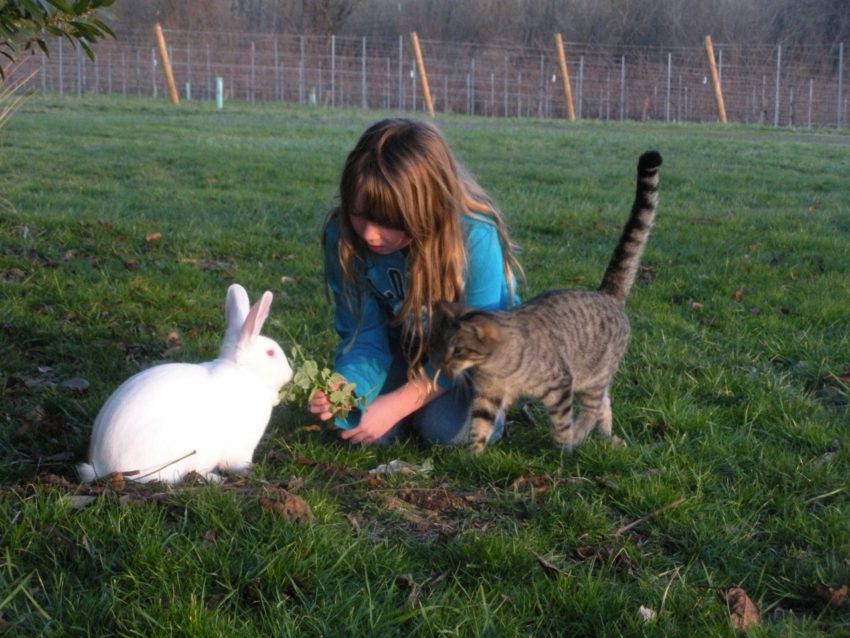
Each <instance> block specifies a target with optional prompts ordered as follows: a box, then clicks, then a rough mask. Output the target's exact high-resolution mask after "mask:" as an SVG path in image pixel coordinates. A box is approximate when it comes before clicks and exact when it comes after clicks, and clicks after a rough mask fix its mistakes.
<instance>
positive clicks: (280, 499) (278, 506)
mask: <svg viewBox="0 0 850 638" xmlns="http://www.w3.org/2000/svg"><path fill="white" fill-rule="evenodd" d="M282 491H284V492H285V490H282ZM260 505H261V506H262V508H263V509H264V510H266V511H267V512H274V513H276V514H278V515H279V516H282V517H283V518H285V519H286V520H288V521H289V522H291V523H299V524H300V523H309V522H310V521H312V520H313V510H312V509H311V508H310V506H309V505H308V504H307V501H305V500H304V499H303V498H301V497H300V496H298V495H296V494H289V493H288V492H286V495H285V496H284V495H279V496H277V498H275V499H271V498H261V499H260Z"/></svg>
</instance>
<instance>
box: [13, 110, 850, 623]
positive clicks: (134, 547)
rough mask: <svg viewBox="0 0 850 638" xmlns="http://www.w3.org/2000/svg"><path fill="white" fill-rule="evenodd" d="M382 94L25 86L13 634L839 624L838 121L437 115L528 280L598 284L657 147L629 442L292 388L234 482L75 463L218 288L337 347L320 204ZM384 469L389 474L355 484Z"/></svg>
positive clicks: (844, 512)
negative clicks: (339, 429)
mask: <svg viewBox="0 0 850 638" xmlns="http://www.w3.org/2000/svg"><path fill="white" fill-rule="evenodd" d="M382 115H383V114H381V113H377V112H360V111H353V110H347V111H335V110H328V109H307V108H298V107H282V106H273V105H257V106H248V105H240V104H238V103H235V102H231V103H228V106H227V108H226V109H225V110H223V111H216V110H214V109H213V107H212V106H210V105H208V104H202V103H197V102H194V103H186V104H183V105H182V106H181V107H180V108H179V109H178V108H174V107H171V106H170V105H166V104H163V103H160V102H155V101H147V100H133V99H124V100H121V99H118V100H116V99H106V98H93V99H86V100H64V101H54V100H51V99H43V98H33V99H31V100H29V101H28V102H27V103H25V104H24V106H23V107H22V108H21V109H20V110H19V111H18V112H17V113H16V114H15V115H14V117H12V118H11V119H10V120H9V121H8V122H7V124H6V126H5V128H4V129H3V130H2V135H0V163H2V171H0V196H2V203H0V361H2V368H0V393H2V394H0V401H2V410H0V413H2V416H0V419H2V427H0V592H2V593H0V625H2V629H4V630H6V633H7V634H8V635H13V636H18V635H20V636H32V635H40V636H68V635H144V636H171V635H187V636H224V635H227V636H232V635H238V636H269V635H352V636H382V635H421V636H433V635H464V636H467V635H469V636H487V635H500V636H530V635H534V636H547V635H552V636H555V635H559V636H560V635H571V634H575V635H602V636H623V635H626V636H630V635H648V636H692V635H712V636H723V635H732V634H733V633H734V632H735V629H734V627H736V626H740V625H746V626H747V627H748V628H747V629H746V631H747V632H748V634H747V635H754V636H786V635H794V636H835V635H843V634H847V633H848V632H850V625H848V621H847V619H848V615H847V602H846V600H845V597H846V592H847V586H848V584H850V563H848V560H850V559H848V557H849V556H850V527H848V525H847V521H848V519H850V496H848V491H847V468H848V461H850V434H848V429H847V423H848V417H850V407H848V405H849V404H848V399H849V398H850V385H849V384H850V319H848V315H847V308H848V306H850V267H849V266H848V262H847V258H846V246H847V240H848V236H849V235H850V221H848V217H847V210H848V208H850V194H848V191H847V189H846V183H845V182H846V155H847V144H848V142H850V138H848V137H847V136H846V135H840V134H837V133H832V134H828V133H818V134H813V133H808V132H807V133H799V132H795V131H793V130H782V131H780V130H762V129H757V128H745V127H738V126H733V127H724V128H720V127H716V126H689V127H686V126H672V125H671V126H662V125H651V124H643V125H641V124H607V125H606V124H601V123H590V122H582V123H580V124H576V125H566V124H564V123H562V122H553V121H535V120H529V121H522V122H520V121H517V120H505V121H500V122H499V123H498V124H496V123H495V122H494V121H493V120H486V119H475V118H443V119H441V120H440V121H439V122H438V123H439V125H440V126H441V127H442V128H443V130H444V131H445V133H446V135H447V137H448V138H449V140H450V142H451V144H452V146H453V148H454V149H455V151H456V153H457V155H458V157H459V158H460V159H461V160H462V161H463V162H464V163H465V164H466V165H467V166H468V167H469V168H470V169H471V170H472V171H473V172H474V173H475V174H476V175H477V176H478V178H479V179H480V181H481V182H482V184H483V185H484V186H485V187H486V188H487V189H488V190H489V191H490V193H491V194H492V195H493V197H494V198H495V199H496V201H497V202H498V203H499V204H500V205H501V207H502V208H503V210H504V212H505V214H506V216H507V218H508V221H509V224H510V228H511V231H512V234H513V236H514V238H515V239H516V240H517V241H518V243H519V244H520V245H521V246H522V248H523V252H522V254H521V255H520V259H521V261H522V263H523V265H524V266H525V268H526V270H527V274H528V281H527V283H526V284H525V286H524V288H523V295H524V296H530V295H532V294H534V293H535V292H538V291H540V290H543V289H546V288H550V287H553V286H564V285H571V286H572V285H577V286H591V287H592V286H595V285H596V283H597V282H598V280H599V277H600V276H601V272H602V269H603V268H604V265H605V263H606V261H607V259H608V257H609V254H610V251H611V249H612V247H613V244H614V242H615V241H616V237H617V234H618V233H619V230H620V227H621V226H622V223H623V221H624V219H625V215H626V214H627V210H628V206H629V203H630V199H631V195H632V191H633V188H634V184H633V179H634V177H633V176H634V168H635V162H636V159H637V157H638V155H639V153H640V152H641V151H643V150H645V149H647V148H658V149H659V150H660V151H661V152H662V154H663V155H664V157H665V165H664V168H663V173H662V204H661V209H660V214H659V218H658V222H657V225H656V228H655V230H654V232H653V235H652V238H651V240H650V245H649V248H648V250H647V254H646V257H645V260H644V264H643V268H642V272H641V276H640V280H639V282H638V284H637V285H636V287H635V289H634V290H633V293H632V296H631V298H630V300H629V310H630V314H631V317H632V322H633V340H632V344H631V348H630V351H629V354H628V355H627V358H626V361H625V363H624V365H623V367H622V369H621V372H620V374H619V376H618V378H617V381H616V384H615V388H614V392H613V397H614V404H615V405H614V410H615V426H614V427H615V432H616V434H617V435H618V436H619V437H621V438H622V439H623V440H624V441H625V442H626V443H627V445H626V446H611V445H609V444H606V443H602V442H598V441H589V442H588V443H587V444H586V445H585V446H583V447H582V448H580V449H579V450H578V451H577V452H576V453H575V454H574V455H572V456H564V455H563V454H561V453H560V452H559V451H558V450H556V449H555V448H554V447H553V446H552V445H551V444H550V442H549V440H548V435H547V432H546V427H545V424H544V419H543V417H542V414H541V413H540V411H539V410H538V409H537V408H532V409H531V410H530V411H529V414H528V415H524V414H523V413H522V412H521V411H520V410H519V406H517V409H516V410H514V411H513V412H512V413H511V418H510V423H509V436H508V438H507V439H506V440H504V441H503V442H501V443H499V444H498V445H495V446H493V447H491V448H490V449H488V451H487V452H486V453H485V454H484V455H483V456H481V457H480V458H472V457H470V456H469V454H468V453H467V452H466V450H464V449H450V448H441V447H437V448H423V447H421V446H419V445H417V443H416V442H415V441H407V442H404V443H401V444H397V445H393V446H390V447H386V448H368V449H360V448H348V447H345V446H342V445H339V444H338V443H337V442H336V441H335V439H334V437H333V436H332V435H330V434H329V433H326V432H324V431H322V430H321V429H319V428H316V427H314V426H315V424H314V423H313V421H312V420H311V418H310V417H309V415H308V414H307V413H306V412H305V410H304V408H303V406H301V405H285V406H282V407H281V408H279V409H277V410H276V412H275V414H274V417H273V419H272V422H271V424H270V426H269V428H268V430H267V433H266V436H265V438H264V439H263V441H262V443H261V445H260V447H259V448H258V450H257V453H256V455H255V460H256V466H255V468H254V469H253V471H252V473H251V474H250V475H249V476H248V477H246V478H232V479H230V480H229V481H228V482H226V483H225V484H223V485H219V486H206V485H202V484H189V485H185V486H181V487H179V488H174V489H166V488H163V487H161V486H160V487H157V486H149V487H146V488H143V489H142V488H138V487H134V486H132V485H130V484H122V483H115V484H109V485H98V486H92V487H89V486H80V485H78V484H77V482H76V477H75V474H74V470H73V466H74V464H75V463H76V462H78V461H80V460H82V459H83V458H84V457H85V454H86V447H87V443H88V438H89V434H90V424H91V423H92V421H93V420H94V417H95V415H96V414H97V411H98V409H99V407H100V405H101V404H102V402H103V401H104V400H105V399H106V397H107V396H108V395H109V393H110V392H111V391H112V390H114V388H115V387H116V386H117V385H118V384H119V383H120V382H121V381H122V380H123V379H124V378H126V377H127V376H129V375H130V374H132V373H133V372H135V371H137V370H139V369H140V368H142V367H144V366H147V365H150V364H152V363H156V362H161V361H164V360H188V361H197V360H202V359H206V358H210V357H213V356H214V355H215V352H216V350H217V346H218V343H219V340H220V337H221V335H222V328H223V319H222V309H221V305H222V301H223V298H224V293H225V290H226V287H227V285H228V284H229V283H231V282H233V281H239V282H241V283H243V284H244V285H246V287H247V288H248V290H249V292H250V294H251V296H252V298H253V297H256V296H257V295H258V294H259V293H260V291H262V290H263V289H271V290H273V291H274V293H275V301H274V304H273V308H272V317H271V318H270V320H269V322H268V326H267V330H266V332H267V333H268V334H269V335H270V336H272V337H275V338H277V339H279V340H280V341H281V342H282V344H283V345H284V348H285V349H286V350H287V352H291V351H292V348H293V347H294V346H295V345H298V346H300V347H301V348H302V349H303V350H304V351H305V353H307V355H308V356H311V357H313V358H316V359H317V360H319V362H320V363H327V362H328V357H329V356H330V353H331V352H332V349H333V347H334V344H335V337H334V335H333V332H332V329H331V308H330V306H329V304H328V303H327V301H326V299H325V297H324V292H323V283H322V272H321V259H320V251H319V241H318V237H319V232H320V227H321V220H322V217H323V215H324V212H325V210H326V208H327V206H328V205H329V204H330V203H331V201H332V199H333V197H334V192H335V187H336V180H337V178H338V172H339V170H340V167H341V164H342V161H343V159H344V156H345V153H346V152H347V151H348V150H349V149H350V147H351V146H352V145H353V143H354V142H355V140H356V139H357V137H358V136H359V134H360V133H361V132H362V130H363V129H364V128H365V127H366V126H367V125H368V124H369V123H371V122H372V121H373V120H374V119H376V118H378V117H380V116H382ZM393 460H399V461H402V462H403V463H405V464H407V465H406V466H402V468H403V469H405V468H406V471H405V472H399V473H394V474H372V473H370V470H376V469H382V468H381V466H382V465H383V464H387V463H389V462H391V461H393ZM397 465H398V464H397ZM383 469H386V468H383ZM748 602H749V603H750V605H749V606H748V605H747V603H748ZM752 605H755V606H757V608H758V617H757V616H756V615H755V612H754V607H753V606H752ZM642 608H644V609H643V610H642ZM653 616H654V618H653V619H651V620H649V621H648V622H647V621H645V620H644V618H650V617H653Z"/></svg>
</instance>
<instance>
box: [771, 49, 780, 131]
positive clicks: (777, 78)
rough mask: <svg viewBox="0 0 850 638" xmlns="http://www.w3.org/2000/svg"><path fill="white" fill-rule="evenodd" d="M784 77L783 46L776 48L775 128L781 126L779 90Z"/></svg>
mask: <svg viewBox="0 0 850 638" xmlns="http://www.w3.org/2000/svg"><path fill="white" fill-rule="evenodd" d="M781 75H782V45H781V44H780V45H778V46H777V47H776V91H775V93H774V100H773V102H774V105H773V126H774V127H778V126H779V90H780V76H781Z"/></svg>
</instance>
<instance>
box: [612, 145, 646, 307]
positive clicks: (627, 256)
mask: <svg viewBox="0 0 850 638" xmlns="http://www.w3.org/2000/svg"><path fill="white" fill-rule="evenodd" d="M659 166H661V154H660V153H658V151H647V152H646V153H644V154H643V155H641V156H640V160H638V169H637V193H636V194H635V202H634V204H632V212H631V215H629V220H628V221H627V222H626V226H625V228H623V234H622V235H621V236H620V241H619V242H618V243H617V247H616V248H615V249H614V254H613V255H612V256H611V261H610V262H608V268H607V269H606V270H605V275H604V276H603V277H602V284H601V285H600V286H599V292H601V293H603V294H605V295H608V296H610V297H612V298H613V299H614V301H616V302H618V303H620V304H622V303H624V302H625V300H626V296H627V295H628V294H629V289H630V288H631V287H632V284H633V283H634V282H635V276H636V275H637V270H638V266H639V265H640V258H641V255H642V254H643V249H644V247H645V246H646V240H647V239H648V238H649V231H650V229H651V228H652V222H653V221H654V219H655V210H656V208H657V207H658V167H659Z"/></svg>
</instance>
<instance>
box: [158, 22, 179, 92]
mask: <svg viewBox="0 0 850 638" xmlns="http://www.w3.org/2000/svg"><path fill="white" fill-rule="evenodd" d="M153 30H154V33H155V34H156V46H157V48H158V49H159V58H160V60H162V70H163V71H164V72H165V84H166V85H167V86H168V96H169V97H170V98H171V102H172V103H173V104H180V96H179V95H178V94H177V85H176V84H174V73H172V72H171V60H170V59H169V58H168V49H167V48H166V46H165V36H164V35H163V34H162V25H160V24H159V22H157V23H156V24H155V25H154V27H153Z"/></svg>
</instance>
